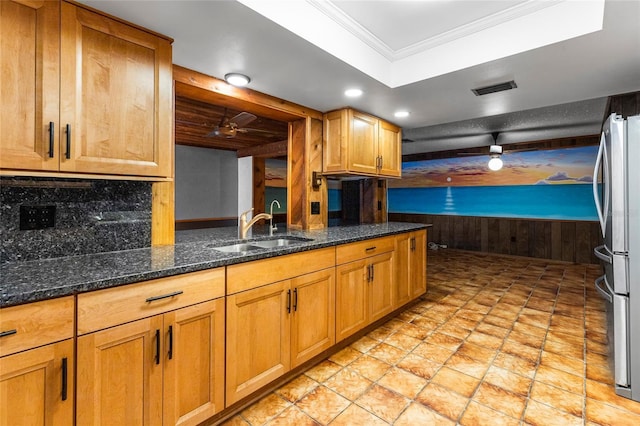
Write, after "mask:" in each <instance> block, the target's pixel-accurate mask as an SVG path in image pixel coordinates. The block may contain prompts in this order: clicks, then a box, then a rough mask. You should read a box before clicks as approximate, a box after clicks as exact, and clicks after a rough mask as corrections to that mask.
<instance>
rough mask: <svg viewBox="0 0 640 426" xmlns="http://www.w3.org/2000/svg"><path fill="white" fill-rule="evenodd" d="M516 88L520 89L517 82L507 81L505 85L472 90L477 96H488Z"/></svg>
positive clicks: (499, 84)
mask: <svg viewBox="0 0 640 426" xmlns="http://www.w3.org/2000/svg"><path fill="white" fill-rule="evenodd" d="M516 87H518V86H517V85H516V82H515V81H513V80H511V81H505V82H504V83H498V84H494V85H493V86H487V87H479V88H477V89H471V91H472V92H473V93H474V94H475V95H476V96H482V95H488V94H489V93H495V92H502V91H503V90H510V89H515V88H516Z"/></svg>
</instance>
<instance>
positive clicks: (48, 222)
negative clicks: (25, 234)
mask: <svg viewBox="0 0 640 426" xmlns="http://www.w3.org/2000/svg"><path fill="white" fill-rule="evenodd" d="M55 222H56V206H20V230H22V231H25V230H32V229H44V228H52V227H54V226H55Z"/></svg>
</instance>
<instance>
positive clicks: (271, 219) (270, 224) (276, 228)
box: [269, 199, 281, 237]
mask: <svg viewBox="0 0 640 426" xmlns="http://www.w3.org/2000/svg"><path fill="white" fill-rule="evenodd" d="M273 203H276V204H277V205H278V208H281V207H280V202H279V201H278V200H275V199H274V200H273V201H272V202H271V209H270V212H269V214H270V215H271V218H270V219H269V236H270V237H271V236H273V231H277V230H278V227H277V226H276V225H274V224H273Z"/></svg>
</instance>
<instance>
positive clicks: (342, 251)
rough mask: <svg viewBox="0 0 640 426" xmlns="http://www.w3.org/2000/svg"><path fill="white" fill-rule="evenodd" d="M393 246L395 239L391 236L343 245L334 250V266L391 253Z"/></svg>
mask: <svg viewBox="0 0 640 426" xmlns="http://www.w3.org/2000/svg"><path fill="white" fill-rule="evenodd" d="M394 246H395V237H393V236H391V237H382V238H374V239H372V240H365V241H358V242H357V243H349V244H344V245H341V246H338V247H337V248H336V264H337V265H342V264H344V263H349V262H353V261H354V260H359V259H364V258H365V257H369V256H374V255H376V254H380V253H386V252H389V251H393V249H394Z"/></svg>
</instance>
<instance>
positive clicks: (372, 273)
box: [371, 264, 375, 281]
mask: <svg viewBox="0 0 640 426" xmlns="http://www.w3.org/2000/svg"><path fill="white" fill-rule="evenodd" d="M374 271H375V270H374V269H373V264H372V265H371V281H373V277H374Z"/></svg>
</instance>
